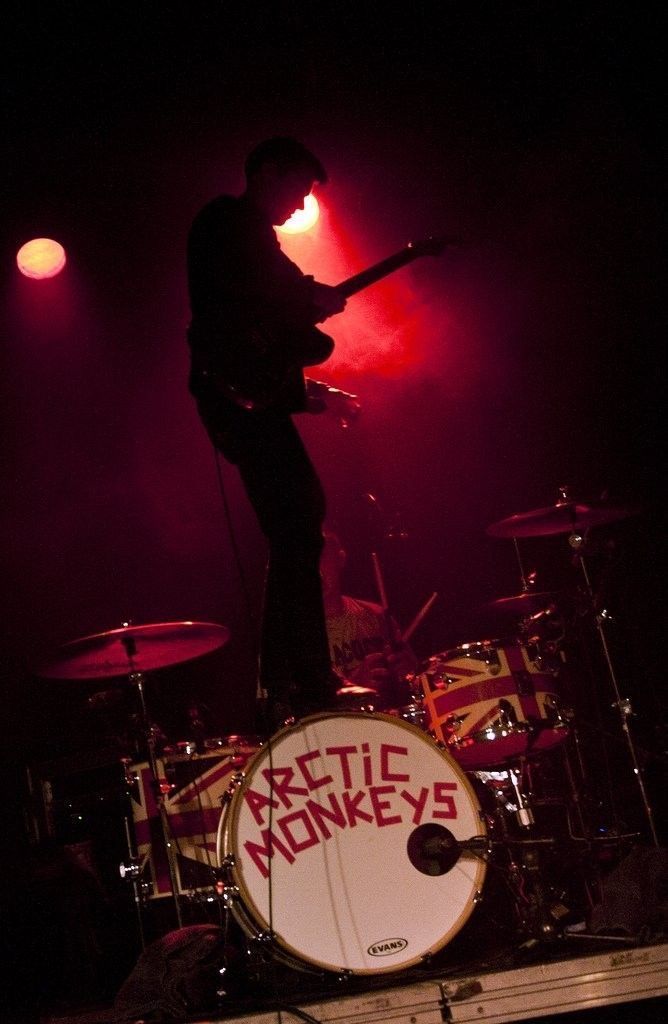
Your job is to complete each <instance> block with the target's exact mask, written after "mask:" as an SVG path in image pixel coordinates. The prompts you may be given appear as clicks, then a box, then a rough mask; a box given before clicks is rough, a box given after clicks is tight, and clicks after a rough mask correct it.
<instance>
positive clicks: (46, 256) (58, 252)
mask: <svg viewBox="0 0 668 1024" xmlns="http://www.w3.org/2000/svg"><path fill="white" fill-rule="evenodd" d="M66 260H67V257H66V256H65V250H64V249H63V247H62V245H61V244H60V243H59V242H54V240H53V238H33V239H31V240H30V241H29V242H26V243H25V245H22V246H21V248H20V249H19V251H18V252H17V254H16V264H17V266H18V268H19V270H20V271H21V273H22V274H25V276H26V277H32V278H34V279H35V280H41V279H43V278H46V277H55V276H56V274H59V273H60V271H61V270H62V269H63V267H64V266H65V263H66Z"/></svg>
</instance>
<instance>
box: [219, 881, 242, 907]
mask: <svg viewBox="0 0 668 1024" xmlns="http://www.w3.org/2000/svg"><path fill="white" fill-rule="evenodd" d="M222 899H223V903H224V905H225V906H226V907H229V906H230V904H232V903H234V902H235V901H236V900H238V899H239V886H238V885H224V886H223V894H222Z"/></svg>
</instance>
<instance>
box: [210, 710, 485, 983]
mask: <svg viewBox="0 0 668 1024" xmlns="http://www.w3.org/2000/svg"><path fill="white" fill-rule="evenodd" d="M332 718H335V719H340V718H343V719H350V718H355V719H364V720H365V721H368V720H369V719H374V720H376V719H377V720H381V721H385V722H389V723H390V724H391V725H393V726H397V725H399V726H400V727H401V728H403V729H406V730H408V731H409V732H411V733H413V735H414V736H415V737H417V738H419V739H420V740H422V741H423V742H424V743H426V744H427V746H428V747H429V748H430V749H431V750H434V751H436V753H437V754H439V755H440V756H441V758H442V759H443V760H444V761H446V762H447V764H448V765H449V766H450V768H452V770H453V772H454V773H455V775H456V777H457V779H458V781H459V782H461V783H462V784H463V788H464V790H465V791H466V793H467V794H468V797H469V800H470V802H471V807H472V809H473V811H474V812H477V817H478V825H477V827H478V834H479V835H481V836H484V837H487V835H488V829H487V822H486V819H485V814H484V811H483V807H482V804H481V802H480V800H479V799H478V796H477V794H476V792H475V789H474V788H473V783H472V782H471V781H470V780H469V778H468V777H467V774H466V771H465V770H464V768H463V767H462V766H461V765H460V764H458V762H457V761H456V760H455V758H454V756H453V755H452V754H451V753H449V751H448V749H447V747H446V746H445V745H444V744H443V743H441V742H440V741H439V740H437V739H436V738H435V737H434V736H432V735H431V734H430V733H428V732H425V731H424V730H422V729H420V728H418V727H417V726H415V725H413V724H412V723H411V722H407V721H406V720H405V719H402V718H397V717H394V716H393V715H388V714H385V713H384V712H379V711H374V712H369V711H357V710H350V711H348V710H341V711H319V712H317V713H315V714H311V715H308V716H305V717H304V718H301V719H299V720H298V721H296V722H294V723H291V724H289V725H284V726H282V727H281V728H280V729H278V730H277V732H276V733H274V734H273V736H271V737H270V739H269V740H268V741H267V742H266V743H264V744H263V745H262V747H261V748H260V749H259V750H258V751H257V752H256V753H255V754H254V755H253V756H252V757H251V758H249V760H248V761H247V762H246V765H245V766H244V770H243V772H242V773H240V774H242V776H243V778H242V779H241V781H240V782H239V784H238V785H237V786H236V787H235V788H234V791H233V792H232V793H231V796H230V799H229V801H228V802H227V804H226V805H225V806H224V807H223V809H222V813H221V816H220V820H219V823H218V833H217V836H216V860H217V863H218V867H219V868H223V866H224V861H225V859H226V858H227V857H228V856H232V858H233V863H232V864H231V866H230V867H229V868H227V870H228V871H229V875H230V879H231V881H232V883H233V886H234V887H235V889H236V890H237V891H236V893H235V898H234V900H233V902H232V904H231V907H232V913H233V914H234V916H235V918H236V920H237V922H238V923H239V924H240V925H241V927H242V929H243V930H244V931H246V932H247V934H248V930H247V926H248V924H249V923H250V924H252V926H253V927H254V928H255V929H256V931H255V934H248V937H249V938H251V939H252V938H257V937H258V936H260V935H262V934H263V933H267V934H268V933H270V931H271V930H270V927H269V922H268V921H266V920H265V918H264V916H263V915H262V914H261V913H260V911H259V908H258V907H257V905H256V903H255V900H254V898H253V895H252V893H251V892H250V890H249V888H248V886H247V885H246V882H245V880H244V878H243V874H242V873H241V871H240V870H239V868H238V866H237V863H236V857H235V851H234V849H233V848H232V837H233V833H234V834H236V831H237V829H238V824H239V814H240V809H241V806H242V801H241V794H242V793H243V792H244V787H245V783H246V779H247V778H248V777H249V776H250V775H251V774H252V773H253V771H254V770H255V768H256V765H257V763H259V761H260V760H261V759H262V758H265V757H267V756H269V751H270V749H271V747H272V744H273V745H275V744H276V743H277V741H279V740H280V739H282V738H283V737H285V736H287V735H289V734H294V733H295V732H298V731H300V730H301V729H303V728H306V727H307V726H308V725H310V724H312V723H314V722H319V721H324V720H326V719H332ZM475 866H476V871H475V877H474V878H473V879H472V880H471V894H470V895H469V897H468V899H467V901H466V905H465V906H464V908H463V909H462V911H461V913H460V915H459V916H458V917H457V919H456V921H454V922H453V923H452V925H451V926H450V928H449V929H448V931H447V932H446V933H445V935H443V936H441V937H440V939H439V940H438V942H437V943H435V944H434V945H433V946H432V947H431V948H430V949H428V950H424V951H422V952H421V953H420V954H419V955H417V956H415V957H412V958H411V959H410V960H405V961H402V963H400V964H398V965H392V966H387V967H381V966H378V967H373V968H372V967H369V968H349V967H340V966H339V967H337V966H333V965H332V964H331V963H328V962H325V961H322V960H317V959H315V958H313V959H310V960H308V959H305V957H304V954H303V952H302V951H300V950H298V949H296V948H295V947H294V946H292V945H291V944H290V943H289V942H287V941H286V940H285V939H284V938H283V936H282V935H281V934H280V933H279V932H277V931H273V933H272V935H273V941H274V943H275V944H276V947H277V950H278V953H277V955H279V956H281V957H282V958H283V960H285V961H286V962H287V963H288V964H290V965H292V966H296V967H297V969H301V970H304V969H306V970H309V971H313V970H326V971H329V972H331V973H333V974H345V975H354V976H358V975H359V976H363V975H377V974H390V973H392V974H397V973H400V972H401V971H405V970H407V969H408V968H410V967H414V966H415V965H417V964H420V963H424V961H425V959H426V958H428V957H429V956H433V955H435V954H436V953H438V952H440V951H441V950H442V949H443V948H444V947H445V946H446V945H447V944H448V942H449V941H450V939H451V938H454V936H455V935H457V934H459V932H460V931H461V930H462V928H463V927H464V925H465V924H466V923H467V921H468V920H469V918H470V917H471V915H472V914H473V911H474V910H475V908H476V906H477V904H478V902H479V899H480V895H481V893H482V891H483V886H484V883H485V878H486V875H487V867H488V865H487V862H486V860H484V859H482V858H477V860H476V865H475Z"/></svg>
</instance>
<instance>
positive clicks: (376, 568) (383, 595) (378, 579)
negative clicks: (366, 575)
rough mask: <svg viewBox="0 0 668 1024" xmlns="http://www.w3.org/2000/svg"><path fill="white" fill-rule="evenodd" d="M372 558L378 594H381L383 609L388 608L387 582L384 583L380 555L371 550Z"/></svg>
mask: <svg viewBox="0 0 668 1024" xmlns="http://www.w3.org/2000/svg"><path fill="white" fill-rule="evenodd" d="M371 558H372V561H373V569H374V572H375V574H376V586H377V587H378V594H379V596H380V603H381V605H382V606H383V610H384V611H387V610H388V604H387V594H386V593H385V584H384V583H383V574H382V572H381V571H380V562H379V561H378V555H377V554H376V552H375V551H372V552H371Z"/></svg>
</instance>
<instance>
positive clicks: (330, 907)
mask: <svg viewBox="0 0 668 1024" xmlns="http://www.w3.org/2000/svg"><path fill="white" fill-rule="evenodd" d="M634 511H635V510H633V509H631V508H629V507H620V506H613V505H610V504H608V503H606V502H598V503H588V504H585V503H580V502H574V501H571V500H570V499H569V498H568V496H567V494H566V493H565V492H562V493H561V496H560V500H559V501H558V502H557V503H556V504H555V505H553V506H550V507H548V508H541V509H537V510H534V511H532V512H527V513H522V514H519V515H513V516H510V517H509V518H508V519H504V520H501V521H499V522H497V523H494V524H493V525H492V526H490V527H489V528H488V533H489V535H490V536H494V537H499V538H508V539H512V541H513V542H514V544H515V549H516V552H517V554H518V560H519V563H520V574H521V577H522V587H521V590H520V592H519V593H517V594H514V595H511V596H508V597H503V598H500V599H498V600H496V601H494V602H491V605H490V607H492V608H494V609H497V610H500V611H503V612H509V613H511V614H513V615H516V616H517V618H518V620H519V622H520V629H519V636H518V637H517V638H514V637H513V638H511V639H509V640H480V641H475V642H470V643H464V644H461V645H459V646H456V647H453V648H450V649H447V650H444V651H441V652H439V653H437V654H435V655H433V656H431V657H429V658H427V659H425V660H424V661H423V662H422V663H421V664H420V665H419V666H418V668H417V670H416V671H415V672H414V673H413V674H412V675H410V676H407V677H406V679H405V683H406V687H407V691H406V692H408V693H409V694H410V698H409V700H408V702H407V703H406V705H405V706H402V707H400V708H398V709H396V708H391V709H387V708H383V707H381V708H377V707H374V706H373V702H372V701H371V702H370V701H369V695H368V693H367V692H366V691H363V689H360V691H359V693H358V694H357V696H358V698H359V703H358V704H357V706H355V705H354V704H353V705H352V706H351V705H347V706H342V707H341V708H339V709H334V710H330V711H323V712H321V713H318V714H312V715H309V716H308V717H306V718H303V719H301V720H297V721H291V722H289V723H287V724H285V725H284V726H283V727H281V728H280V729H279V730H278V731H277V732H276V733H275V734H274V735H273V736H271V737H270V738H269V739H260V738H259V737H256V736H221V737H213V738H207V739H204V740H199V741H197V742H195V741H190V740H184V741H181V742H179V743H177V744H175V745H173V746H168V745H163V744H162V743H161V742H160V740H159V738H158V737H157V736H156V733H155V729H154V727H153V725H152V716H151V710H150V708H149V707H148V703H149V699H148V696H147V686H146V680H147V675H148V674H149V673H152V672H153V671H155V670H159V669H162V668H165V667H168V666H171V665H175V664H178V663H180V662H184V661H189V660H192V659H196V658H200V657H203V656H205V655H207V654H208V653H209V652H212V651H214V650H216V649H218V648H220V647H222V646H223V645H224V644H225V643H226V642H227V641H228V639H229V631H228V630H227V629H226V628H225V627H224V626H221V625H218V624H216V623H208V622H166V623H157V624H149V625H140V626H133V625H130V624H128V623H125V624H124V625H123V626H122V627H121V628H119V629H115V630H112V631H110V632H107V633H101V634H97V635H95V636H89V637H85V638H83V639H81V640H77V641H73V642H72V643H69V644H66V645H65V646H64V647H61V648H60V649H59V650H58V651H56V652H55V654H54V655H53V656H52V657H51V658H50V659H48V660H46V661H44V662H42V664H41V665H40V666H39V667H38V669H37V674H38V675H41V676H44V677H47V678H55V679H63V680H96V679H102V678H118V677H123V678H124V679H126V680H127V682H128V683H129V685H130V686H132V687H134V688H135V690H136V692H137V696H138V701H139V706H140V709H141V721H142V723H143V730H144V739H145V744H144V747H143V750H144V751H145V759H144V760H136V759H133V758H130V757H128V758H125V759H124V760H123V772H124V778H125V782H126V785H127V792H128V795H129V803H130V804H131V813H130V812H129V814H128V819H127V820H126V835H127V848H128V857H127V859H126V860H125V861H124V863H123V864H121V865H120V872H121V875H122V876H123V877H124V878H126V879H127V880H128V882H130V883H131V884H132V886H133V890H134V898H135V904H136V906H137V912H138V918H139V922H140V934H141V937H142V943H143V935H144V933H143V928H142V915H143V914H144V912H145V910H146V908H147V906H148V905H150V904H151V902H155V901H158V900H160V899H165V898H169V899H170V900H172V901H173V905H174V907H175V909H176V917H177V924H178V925H179V926H181V925H182V922H183V917H182V913H183V908H184V906H186V905H192V904H193V902H195V903H197V902H200V903H206V904H208V905H211V904H215V906H216V907H217V908H218V910H219V911H220V912H221V913H222V914H224V915H226V918H230V917H231V918H232V919H234V921H235V922H236V924H237V926H239V927H240V929H241V932H242V934H243V937H244V941H245V942H246V944H247V947H248V951H254V952H255V953H256V954H257V956H258V957H259V958H260V960H262V961H263V962H265V963H267V962H279V963H281V964H283V965H287V966H288V967H290V968H294V969H296V970H297V971H300V972H307V973H313V972H315V973H317V974H320V975H322V974H323V973H324V974H325V975H333V976H338V977H340V978H342V977H348V976H351V975H386V974H388V973H398V972H402V971H405V970H408V969H410V968H413V967H415V966H416V965H425V964H427V965H428V964H430V963H431V962H432V960H433V959H434V958H435V957H437V956H438V955H439V953H441V951H443V950H445V949H446V947H447V946H448V945H449V943H450V942H451V941H452V939H453V938H454V937H455V935H457V934H458V933H459V932H460V931H461V929H462V928H463V927H464V925H465V924H466V922H467V921H468V919H469V917H470V916H471V915H472V913H473V911H474V908H475V907H476V905H477V904H478V903H480V902H483V903H484V902H485V896H486V889H488V887H489V885H490V878H492V877H493V876H496V877H501V878H502V879H503V882H504V884H505V885H506V887H507V892H509V893H510V903H511V906H512V914H513V915H514V922H513V928H514V929H515V934H516V935H517V937H518V939H519V940H520V942H522V943H539V942H543V941H547V940H551V939H553V938H555V937H562V936H563V935H565V934H567V931H566V926H567V925H568V924H569V923H570V924H572V923H573V916H574V915H575V916H576V918H580V919H581V918H583V917H584V916H586V909H587V908H586V907H585V908H583V907H575V908H574V907H572V906H569V905H568V896H567V894H566V893H565V892H564V890H563V887H562V886H561V880H560V879H556V878H553V877H551V875H550V871H551V868H550V864H551V860H550V858H555V857H556V859H557V860H559V859H561V860H562V861H563V859H564V844H566V845H568V844H570V845H571V846H573V845H574V846H575V848H576V849H577V850H578V852H577V854H576V857H575V859H576V860H577V859H578V858H580V860H581V859H582V854H581V851H584V852H585V856H586V855H588V854H590V852H591V850H592V848H593V845H595V843H596V841H597V838H598V837H597V836H595V835H594V834H593V833H594V832H595V831H596V830H595V829H590V828H589V827H588V825H587V822H586V821H585V820H584V819H583V817H582V813H581V806H580V802H579V793H578V786H577V782H576V781H575V775H576V773H574V771H573V770H572V766H571V764H570V757H571V753H570V749H569V748H570V746H571V744H570V743H569V742H568V741H569V740H572V739H573V736H574V734H575V733H576V732H577V728H576V726H577V723H576V722H574V715H573V712H572V710H570V709H568V708H565V707H563V706H562V703H561V698H560V693H559V689H560V686H559V677H560V672H561V670H562V664H563V662H562V658H561V652H560V649H559V643H558V642H555V640H554V638H553V637H552V638H550V640H549V641H544V637H542V636H541V631H540V629H539V628H538V627H539V625H540V624H541V623H542V622H543V621H545V620H548V621H549V620H551V619H552V618H553V616H554V611H555V608H556V607H557V604H558V601H557V595H556V594H555V593H554V592H552V591H544V592H536V591H535V590H534V589H532V583H531V581H527V579H526V577H525V574H524V569H523V566H522V563H521V558H520V552H519V545H518V538H520V539H521V538H524V537H543V536H550V535H554V534H568V535H569V545H570V547H571V548H572V549H573V550H575V552H576V555H577V557H578V559H579V561H580V564H581V567H582V570H583V574H584V577H585V581H586V582H587V583H588V578H587V566H586V563H585V550H586V549H585V547H584V545H583V543H582V540H583V537H584V535H585V534H586V531H588V530H589V529H590V528H592V527H596V526H599V525H602V524H607V523H611V522H614V521H616V520H618V519H621V518H624V517H626V516H629V515H632V514H634ZM595 618H596V627H595V628H596V630H597V631H598V636H599V638H600V639H601V641H602V646H603V651H604V655H605V660H606V662H607V665H608V668H609V672H610V678H611V684H612V688H613V692H614V694H615V702H616V705H617V706H618V708H619V712H620V716H621V723H622V733H623V736H624V740H625V742H626V743H627V744H628V747H629V751H630V753H631V760H632V764H633V765H634V767H636V768H638V771H637V772H634V774H635V776H636V782H637V784H638V786H639V789H640V795H641V798H642V804H643V807H644V810H645V813H646V815H647V822H648V827H649V832H650V834H651V837H652V839H653V841H654V842H655V843H656V842H657V840H656V832H655V829H654V822H653V819H652V814H651V809H650V806H649V802H648V800H647V796H646V793H645V789H644V783H643V779H642V772H641V771H640V770H639V766H638V761H637V756H636V753H635V746H634V743H633V738H632V736H631V732H630V729H629V725H628V717H629V715H628V709H627V703H628V702H625V701H623V700H622V698H621V695H620V694H619V689H618V684H617V681H616V678H615V672H614V669H613V666H612V663H611V659H610V658H609V654H608V646H607V644H606V639H605V633H604V632H603V630H604V624H602V623H601V622H600V620H599V618H598V617H596V616H595ZM576 746H577V744H576ZM553 755H556V756H558V757H559V758H560V759H561V760H560V764H561V763H562V762H563V763H564V765H565V768H564V771H565V775H566V778H567V779H568V784H567V786H566V789H567V790H568V791H567V792H566V794H565V795H563V794H560V795H559V798H558V799H557V800H556V801H554V800H553V801H552V802H553V803H554V802H556V803H557V804H559V805H560V807H561V808H562V809H563V810H564V820H565V822H566V824H565V825H564V830H563V834H562V833H561V832H560V833H559V834H556V831H555V830H551V826H550V825H548V826H547V827H546V826H545V824H544V823H543V822H541V820H540V811H541V808H542V806H543V805H545V804H549V803H550V799H549V798H544V797H545V794H541V793H540V785H539V784H538V785H537V784H536V779H537V778H538V777H539V776H540V771H541V767H542V766H543V765H544V764H546V763H547V762H548V761H550V759H551V758H552V757H553ZM536 793H537V794H538V795H536ZM543 798H544V799H543ZM578 815H579V817H578ZM573 818H575V819H576V820H575V822H574V820H573ZM637 835H639V833H631V836H637ZM584 887H585V889H586V882H585V884H584Z"/></svg>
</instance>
